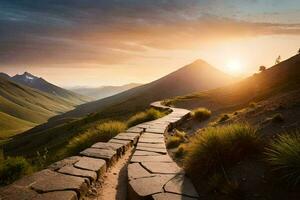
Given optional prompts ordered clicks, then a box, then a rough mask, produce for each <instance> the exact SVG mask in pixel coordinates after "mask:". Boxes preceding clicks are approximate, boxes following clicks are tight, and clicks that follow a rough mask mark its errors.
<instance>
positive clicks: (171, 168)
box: [141, 162, 183, 174]
mask: <svg viewBox="0 0 300 200" xmlns="http://www.w3.org/2000/svg"><path fill="white" fill-rule="evenodd" d="M141 165H142V166H143V167H144V168H146V169H147V170H148V171H150V172H151V173H154V174H178V173H183V170H182V169H181V168H180V167H178V165H177V164H176V163H175V162H169V163H164V162H142V163H141Z"/></svg>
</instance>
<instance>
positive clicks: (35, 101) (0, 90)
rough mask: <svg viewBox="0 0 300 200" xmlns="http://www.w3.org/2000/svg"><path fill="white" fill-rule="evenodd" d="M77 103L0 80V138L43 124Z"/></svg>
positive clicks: (72, 107)
mask: <svg viewBox="0 0 300 200" xmlns="http://www.w3.org/2000/svg"><path fill="white" fill-rule="evenodd" d="M76 105H77V104H75V103H74V102H70V101H68V100H64V99H63V98H58V97H57V96H55V95H51V94H48V93H45V92H42V91H40V90H37V89H33V88H30V87H27V86H24V85H20V84H17V83H15V82H12V81H10V80H8V79H5V78H4V79H3V78H0V138H3V137H4V135H6V134H9V135H10V136H11V135H13V134H16V133H19V132H22V131H24V130H26V129H28V128H31V127H33V126H35V125H37V124H41V123H44V122H46V121H47V120H48V119H49V118H50V117H53V116H54V115H57V114H61V113H63V112H66V111H68V110H71V109H74V107H75V106H76Z"/></svg>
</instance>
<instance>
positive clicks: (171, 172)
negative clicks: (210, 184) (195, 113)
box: [128, 102, 199, 200]
mask: <svg viewBox="0 0 300 200" xmlns="http://www.w3.org/2000/svg"><path fill="white" fill-rule="evenodd" d="M152 106H153V107H156V108H161V109H171V110H172V112H171V114H169V115H167V116H165V117H162V118H160V119H157V120H154V121H151V122H146V123H143V124H139V125H137V126H135V127H133V128H132V129H137V128H143V132H142V134H141V136H140V138H139V141H138V143H137V146H136V151H135V152H134V154H133V156H132V158H131V161H130V164H129V165H128V181H129V184H128V199H129V200H143V199H154V200H167V199H172V200H192V199H194V200H195V199H198V198H199V196H198V194H197V192H196V190H195V188H194V186H193V185H192V183H191V181H190V180H189V179H188V178H187V177H186V176H185V174H184V171H183V170H182V169H181V168H180V167H178V166H177V164H176V163H175V162H174V161H173V160H172V159H171V158H170V156H169V155H168V153H167V149H166V146H165V138H164V133H165V132H166V131H167V130H168V129H170V128H173V127H175V126H176V125H177V124H179V123H180V122H181V121H182V120H184V118H185V117H186V116H187V115H188V114H189V111H188V110H184V109H178V108H169V107H166V106H162V105H161V104H160V102H155V103H153V104H152Z"/></svg>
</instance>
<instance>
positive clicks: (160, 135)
mask: <svg viewBox="0 0 300 200" xmlns="http://www.w3.org/2000/svg"><path fill="white" fill-rule="evenodd" d="M140 138H164V135H163V134H155V133H147V132H145V133H143V134H142V135H141V137H140Z"/></svg>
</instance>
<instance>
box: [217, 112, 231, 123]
mask: <svg viewBox="0 0 300 200" xmlns="http://www.w3.org/2000/svg"><path fill="white" fill-rule="evenodd" d="M229 118H230V117H229V115H227V114H225V115H223V116H222V117H221V118H220V119H219V122H225V121H227V120H228V119H229Z"/></svg>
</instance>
